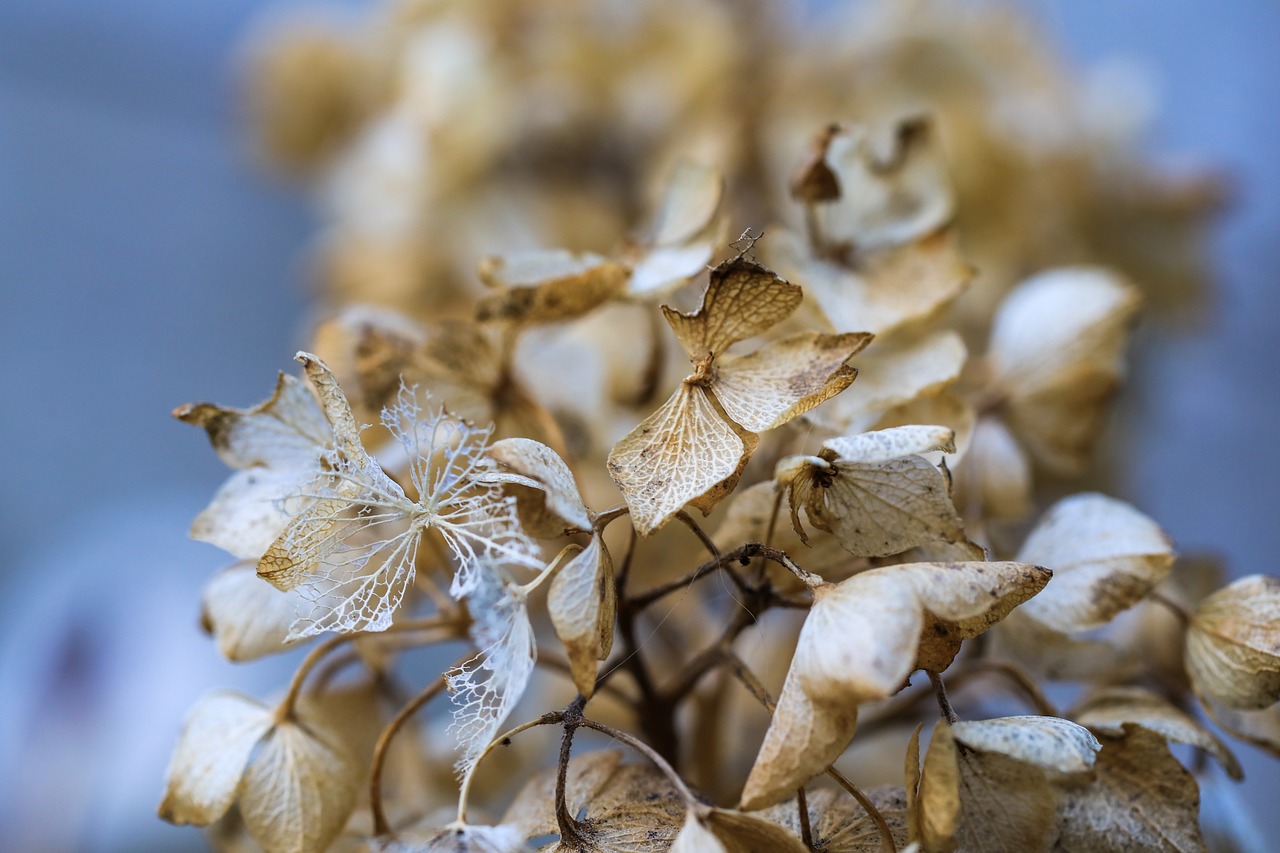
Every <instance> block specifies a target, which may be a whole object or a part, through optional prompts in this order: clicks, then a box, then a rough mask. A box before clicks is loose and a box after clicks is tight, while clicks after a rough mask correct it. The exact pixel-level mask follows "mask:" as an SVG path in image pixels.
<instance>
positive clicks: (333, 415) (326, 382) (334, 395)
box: [294, 352, 369, 464]
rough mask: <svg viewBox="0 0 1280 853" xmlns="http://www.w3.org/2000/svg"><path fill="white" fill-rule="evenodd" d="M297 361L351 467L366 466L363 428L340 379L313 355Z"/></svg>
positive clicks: (302, 357) (302, 353) (337, 445)
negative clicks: (314, 391)
mask: <svg viewBox="0 0 1280 853" xmlns="http://www.w3.org/2000/svg"><path fill="white" fill-rule="evenodd" d="M294 358H295V359H296V360H297V361H300V362H301V363H302V369H303V370H304V371H306V374H307V379H309V380H311V386H312V387H313V388H315V390H316V396H317V397H319V398H320V406H321V408H323V409H324V416H325V418H326V419H327V420H328V421H329V426H330V427H331V428H332V430H333V443H334V445H335V446H336V447H337V448H338V449H339V450H341V451H342V453H343V455H344V456H345V457H346V458H347V460H349V461H350V462H351V463H352V464H365V463H366V461H367V460H369V454H368V453H367V452H365V449H364V445H363V444H362V443H361V442H360V424H359V423H358V422H357V421H356V418H355V415H354V414H352V411H351V404H350V403H349V402H347V396H346V394H344V393H343V392H342V387H341V386H340V385H338V377H336V376H334V375H333V371H332V370H330V369H329V367H328V365H326V364H325V363H324V362H323V361H320V359H318V358H316V357H315V356H314V355H312V354H311V353H307V352H299V353H298V354H297V355H296V356H294Z"/></svg>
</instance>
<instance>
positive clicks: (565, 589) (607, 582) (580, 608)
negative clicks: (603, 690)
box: [547, 535, 617, 698]
mask: <svg viewBox="0 0 1280 853" xmlns="http://www.w3.org/2000/svg"><path fill="white" fill-rule="evenodd" d="M547 611H548V614H549V615H550V617H551V626H552V627H553V628H554V629H555V632H556V636H557V637H559V638H560V642H562V643H564V647H565V651H566V652H567V653H568V655H569V668H570V670H571V671H572V674H573V683H574V685H576V686H577V688H578V692H579V693H581V694H582V695H583V696H584V697H586V698H590V697H591V695H592V694H593V693H594V692H595V687H596V667H597V662H598V661H602V660H604V659H605V658H606V657H608V656H609V652H610V650H611V649H612V648H613V625H614V617H615V616H616V614H617V600H616V589H615V587H614V583H613V562H612V561H611V560H610V558H609V551H608V549H606V548H605V547H604V542H602V541H601V539H600V537H599V536H598V535H597V536H592V537H591V541H590V543H589V544H588V545H587V547H586V548H585V549H584V550H583V551H582V552H581V553H579V554H578V555H577V556H575V557H574V558H573V559H572V560H571V561H570V562H569V563H568V564H567V565H566V566H565V567H564V568H562V569H561V570H560V572H559V574H557V575H556V576H555V578H554V579H553V580H552V581H551V592H550V593H549V594H548V596H547Z"/></svg>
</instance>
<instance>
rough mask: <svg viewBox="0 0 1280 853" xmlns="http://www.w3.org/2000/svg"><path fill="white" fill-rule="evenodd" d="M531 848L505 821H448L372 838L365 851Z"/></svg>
mask: <svg viewBox="0 0 1280 853" xmlns="http://www.w3.org/2000/svg"><path fill="white" fill-rule="evenodd" d="M531 849H532V848H531V847H529V845H528V844H526V843H525V834H524V833H523V832H521V831H520V829H519V828H518V827H515V826H511V825H509V824H507V823H501V824H498V825H497V826H481V825H479V824H471V823H452V824H449V825H448V826H440V827H422V828H413V829H409V830H406V831H403V832H398V833H396V834H395V835H394V836H392V837H388V838H375V839H373V840H372V841H370V843H369V849H368V853H526V851H529V850H531Z"/></svg>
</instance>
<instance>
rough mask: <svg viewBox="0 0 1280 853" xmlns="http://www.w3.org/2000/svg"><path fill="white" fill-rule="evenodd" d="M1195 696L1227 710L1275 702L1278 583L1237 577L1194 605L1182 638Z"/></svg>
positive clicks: (1279, 653) (1279, 669)
mask: <svg viewBox="0 0 1280 853" xmlns="http://www.w3.org/2000/svg"><path fill="white" fill-rule="evenodd" d="M1186 663H1187V674H1188V675H1190V676H1191V683H1192V684H1193V685H1194V686H1195V688H1196V690H1197V692H1199V693H1202V694H1205V695H1207V696H1209V697H1210V698H1211V699H1213V700H1215V701H1217V702H1221V703H1222V704H1223V705H1226V706H1227V707H1228V708H1235V709H1239V710H1246V711H1251V710H1258V709H1261V708H1266V707H1267V706H1269V705H1274V704H1275V703H1276V702H1277V701H1280V578H1273V577H1267V576H1266V575H1250V576H1249V577H1244V578H1240V579H1239V580H1237V581H1235V582H1233V583H1232V584H1230V585H1229V586H1225V587H1223V588H1222V589H1220V590H1218V591H1217V592H1215V593H1214V594H1213V595H1211V596H1209V597H1208V598H1206V599H1205V600H1204V601H1202V602H1200V606H1199V607H1198V608H1197V609H1196V612H1195V616H1194V617H1193V618H1192V620H1191V626H1190V627H1189V628H1188V629H1187V639H1186Z"/></svg>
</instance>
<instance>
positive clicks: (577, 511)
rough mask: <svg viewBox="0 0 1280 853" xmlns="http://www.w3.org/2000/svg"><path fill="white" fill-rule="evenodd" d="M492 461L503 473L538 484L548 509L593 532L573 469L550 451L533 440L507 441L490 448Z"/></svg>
mask: <svg viewBox="0 0 1280 853" xmlns="http://www.w3.org/2000/svg"><path fill="white" fill-rule="evenodd" d="M488 455H489V458H491V459H493V460H494V461H495V462H497V463H498V465H499V466H500V467H501V469H502V470H503V471H507V472H510V473H513V474H518V475H521V476H524V477H527V478H528V479H530V480H532V481H534V484H535V485H536V487H537V488H540V489H541V490H542V492H543V493H544V494H545V495H546V502H547V508H548V509H550V510H551V511H552V512H554V513H555V514H556V515H558V516H559V517H560V518H562V519H564V520H565V522H566V523H567V524H569V525H571V526H573V527H577V528H579V529H580V530H590V529H591V512H590V510H588V509H587V507H586V504H584V503H583V502H582V495H581V494H579V492H578V483H577V481H576V480H575V479H574V477H573V472H572V471H570V470H569V466H568V465H566V464H565V461H564V460H563V459H561V458H560V454H558V453H556V452H555V451H554V450H552V449H551V448H550V447H547V446H546V445H545V444H542V443H541V442H538V441H534V440H532V439H529V438H504V439H502V440H500V441H495V442H494V443H493V444H491V445H489V450H488Z"/></svg>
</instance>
